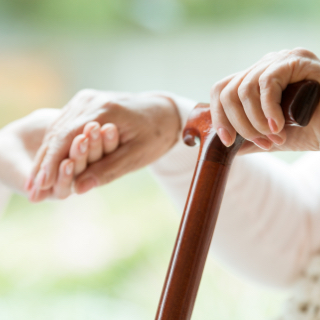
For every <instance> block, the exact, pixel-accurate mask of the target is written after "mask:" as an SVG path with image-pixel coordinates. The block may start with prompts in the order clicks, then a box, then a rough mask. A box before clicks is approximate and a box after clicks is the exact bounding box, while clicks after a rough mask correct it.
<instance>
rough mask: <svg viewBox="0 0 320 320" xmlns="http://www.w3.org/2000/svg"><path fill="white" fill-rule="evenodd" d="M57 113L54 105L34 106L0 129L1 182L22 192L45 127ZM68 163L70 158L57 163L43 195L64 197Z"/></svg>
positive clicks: (68, 182)
mask: <svg viewBox="0 0 320 320" xmlns="http://www.w3.org/2000/svg"><path fill="white" fill-rule="evenodd" d="M60 113H61V111H60V110H56V109H41V110H37V111H34V112H32V113H31V114H30V115H28V116H26V117H24V118H22V119H19V120H16V121H14V122H12V123H10V124H9V125H7V126H6V127H4V128H3V129H1V130H0V146H1V154H0V180H1V182H2V183H3V184H5V185H7V186H8V187H11V188H12V189H14V190H15V191H18V192H20V193H23V194H25V193H26V191H25V188H24V186H25V184H26V181H27V178H28V177H29V175H30V172H31V169H32V165H33V161H34V158H35V155H36V152H37V150H38V149H39V147H40V146H41V143H42V139H43V137H44V134H45V130H46V129H47V128H48V127H49V126H50V125H51V124H52V123H53V121H54V120H55V119H56V118H58V117H59V115H60ZM72 167H73V164H72V161H70V160H65V161H63V162H62V163H61V164H59V174H58V177H57V180H56V183H55V184H54V186H52V188H50V189H48V190H46V192H45V193H44V194H43V198H64V195H65V194H68V195H69V194H70V193H71V184H72V180H73V172H72ZM70 168H71V170H70Z"/></svg>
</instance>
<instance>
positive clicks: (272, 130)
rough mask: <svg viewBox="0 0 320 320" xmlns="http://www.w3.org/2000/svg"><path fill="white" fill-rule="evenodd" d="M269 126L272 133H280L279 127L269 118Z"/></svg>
mask: <svg viewBox="0 0 320 320" xmlns="http://www.w3.org/2000/svg"><path fill="white" fill-rule="evenodd" d="M268 124H269V128H270V130H271V132H273V133H276V132H277V131H278V126H277V124H276V122H275V121H274V120H273V119H272V118H268Z"/></svg>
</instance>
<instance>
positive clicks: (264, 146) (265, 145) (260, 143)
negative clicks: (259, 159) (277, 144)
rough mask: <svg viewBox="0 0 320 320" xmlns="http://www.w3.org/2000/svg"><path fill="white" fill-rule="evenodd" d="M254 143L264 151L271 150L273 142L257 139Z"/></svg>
mask: <svg viewBox="0 0 320 320" xmlns="http://www.w3.org/2000/svg"><path fill="white" fill-rule="evenodd" d="M252 142H253V143H254V144H255V145H257V146H258V147H260V148H262V149H264V150H269V149H270V148H271V147H272V142H271V141H269V140H267V139H264V138H256V139H253V140H252Z"/></svg>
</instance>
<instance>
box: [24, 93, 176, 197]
mask: <svg viewBox="0 0 320 320" xmlns="http://www.w3.org/2000/svg"><path fill="white" fill-rule="evenodd" d="M90 121H96V122H98V123H99V124H100V125H103V124H106V123H112V124H114V125H115V126H116V128H117V130H118V134H119V140H118V142H117V143H119V147H118V148H117V149H116V150H115V151H114V152H112V153H110V154H108V155H106V156H104V157H103V158H102V159H101V160H99V161H96V162H94V163H92V164H90V166H89V167H88V168H87V169H86V170H85V172H83V173H82V174H80V175H79V176H78V177H77V178H76V181H75V190H76V192H77V193H84V192H86V191H88V190H90V189H91V188H93V187H96V186H99V185H103V184H105V183H109V182H111V181H112V180H114V179H116V178H118V177H120V176H122V175H124V174H126V173H128V172H130V171H133V170H136V169H138V168H141V167H143V166H145V165H147V164H149V163H151V162H153V161H155V160H156V159H157V158H159V157H160V156H161V155H163V154H164V153H165V152H167V151H168V150H169V149H170V147H171V146H173V144H174V143H175V141H177V139H178V133H179V129H180V117H179V114H178V112H177V110H176V106H175V104H174V102H173V101H172V100H171V99H170V98H167V97H164V96H161V95H156V94H128V93H112V92H102V91H95V90H84V91H81V92H80V93H78V94H77V95H76V96H75V97H74V98H73V99H72V100H71V101H70V102H69V103H68V104H67V105H66V107H65V108H64V109H63V110H62V114H61V115H60V117H59V119H58V120H56V121H55V122H54V123H53V125H52V126H51V127H50V128H49V130H47V133H46V135H45V138H44V141H43V145H42V146H41V148H40V150H39V152H38V154H37V157H36V161H35V165H34V169H33V172H32V175H31V183H30V185H29V186H28V187H29V190H31V189H32V188H33V187H34V186H36V188H38V189H39V190H41V192H44V191H45V190H49V189H50V188H52V187H53V185H54V183H55V181H56V179H57V176H58V172H59V169H58V168H59V164H60V163H61V161H63V160H64V159H66V158H67V157H68V155H69V149H70V147H71V144H72V141H73V140H74V138H75V137H76V136H77V135H79V134H80V133H82V131H83V129H84V127H85V125H86V124H87V123H88V122H90ZM39 190H38V192H39Z"/></svg>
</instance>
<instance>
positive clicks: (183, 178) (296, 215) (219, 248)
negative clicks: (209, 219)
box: [151, 103, 320, 287]
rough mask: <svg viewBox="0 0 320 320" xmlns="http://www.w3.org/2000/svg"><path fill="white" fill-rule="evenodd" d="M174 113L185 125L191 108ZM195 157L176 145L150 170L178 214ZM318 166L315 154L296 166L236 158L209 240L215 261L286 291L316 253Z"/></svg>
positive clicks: (266, 158) (319, 240) (319, 238)
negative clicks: (170, 197) (175, 206)
mask: <svg viewBox="0 0 320 320" xmlns="http://www.w3.org/2000/svg"><path fill="white" fill-rule="evenodd" d="M178 107H179V111H180V113H181V114H182V113H183V114H184V116H183V117H182V118H183V119H186V116H185V114H188V113H189V111H190V110H191V108H192V103H189V104H186V105H185V106H184V105H178ZM182 126H184V123H182ZM197 155H198V148H190V147H187V146H185V145H184V144H183V142H182V140H181V139H180V140H179V142H178V143H177V144H176V145H175V146H174V147H173V148H172V149H171V150H170V151H169V152H168V153H167V154H166V155H165V156H163V157H162V158H160V159H159V160H158V161H157V162H155V163H154V164H152V166H151V167H152V170H153V172H154V174H155V175H156V177H157V179H158V180H159V181H160V182H161V184H162V185H163V186H164V187H165V189H166V190H167V191H168V192H169V194H170V195H171V196H172V197H173V199H174V200H175V202H176V203H177V204H178V208H179V210H180V212H181V213H182V210H183V208H184V204H185V201H186V198H187V194H188V190H189V186H190V183H191V179H192V175H193V171H194V168H195V164H196V160H197ZM318 164H320V153H319V152H315V153H310V154H307V156H305V157H304V158H302V159H301V160H299V161H298V162H297V163H295V164H294V165H289V164H286V163H285V162H283V161H281V160H279V159H277V158H275V157H273V156H272V155H270V154H267V153H260V154H259V153H258V154H252V155H246V156H239V157H236V159H235V160H234V163H233V165H232V168H231V170H230V175H229V178H228V182H227V186H226V191H225V194H224V198H223V201H222V205H221V210H220V214H219V218H218V222H217V226H216V229H215V234H214V237H213V240H212V245H211V251H212V253H213V254H214V256H215V258H216V259H218V260H220V261H221V262H222V263H223V264H224V265H225V266H227V267H228V268H230V269H232V270H233V271H234V272H236V273H239V274H241V275H242V276H246V277H248V278H249V279H251V280H256V281H259V282H260V283H264V284H266V285H270V286H277V287H285V286H288V285H290V284H291V283H292V282H293V281H294V280H295V279H296V278H297V277H298V276H299V273H300V272H301V270H303V269H304V267H305V266H306V264H307V263H308V260H309V258H310V256H311V255H312V254H313V253H314V252H315V251H317V250H319V249H320V166H319V165H318Z"/></svg>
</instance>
